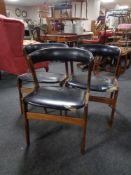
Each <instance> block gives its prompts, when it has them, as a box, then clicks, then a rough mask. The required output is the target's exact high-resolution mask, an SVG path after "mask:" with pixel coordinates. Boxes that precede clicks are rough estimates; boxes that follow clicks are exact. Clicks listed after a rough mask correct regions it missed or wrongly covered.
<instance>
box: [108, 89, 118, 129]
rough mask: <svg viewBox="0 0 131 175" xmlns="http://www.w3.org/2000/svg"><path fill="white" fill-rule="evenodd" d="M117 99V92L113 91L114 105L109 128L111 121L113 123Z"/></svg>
mask: <svg viewBox="0 0 131 175" xmlns="http://www.w3.org/2000/svg"><path fill="white" fill-rule="evenodd" d="M117 97H118V90H117V91H115V93H114V103H113V105H112V110H111V117H110V121H109V127H112V124H113V121H114V114H115V110H116V103H117Z"/></svg>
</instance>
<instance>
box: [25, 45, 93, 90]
mask: <svg viewBox="0 0 131 175" xmlns="http://www.w3.org/2000/svg"><path fill="white" fill-rule="evenodd" d="M93 60H94V59H93V55H92V53H91V52H89V51H86V50H84V49H80V48H66V47H65V48H62V47H59V48H47V49H41V50H37V51H35V52H32V53H31V54H29V55H28V64H29V68H30V71H31V72H32V76H33V79H34V82H35V88H36V89H37V88H38V87H39V84H38V80H37V76H36V73H35V69H34V64H36V63H40V62H43V61H60V62H67V63H68V62H82V63H86V64H88V65H89V70H88V72H89V73H88V78H87V82H88V87H87V89H88V90H89V87H90V77H91V70H92V65H93Z"/></svg>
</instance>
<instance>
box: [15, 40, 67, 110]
mask: <svg viewBox="0 0 131 175" xmlns="http://www.w3.org/2000/svg"><path fill="white" fill-rule="evenodd" d="M53 45H55V47H57V45H58V46H59V45H61V47H62V44H61V43H42V44H41V43H39V44H34V45H28V46H25V47H24V49H23V53H24V56H25V60H26V63H27V65H28V61H27V55H28V54H29V53H31V52H34V51H36V50H39V49H42V48H47V47H53ZM64 46H65V47H66V45H65V44H63V47H64ZM28 49H30V52H29V51H28ZM28 52H29V53H28ZM65 70H66V75H68V65H67V64H65ZM48 71H49V68H47V69H46V72H48ZM29 73H30V72H28V73H25V76H26V75H28V74H29ZM66 79H67V76H65V80H66ZM65 80H63V81H62V82H59V83H60V85H62V84H63V82H64V81H65ZM27 82H28V81H27ZM32 82H33V81H32ZM44 83H45V82H44ZM17 88H18V92H19V101H20V109H21V113H22V99H23V97H24V94H25V95H27V94H29V93H31V92H32V91H33V89H34V88H33V87H32V88H29V87H23V83H22V80H21V79H20V76H18V77H17ZM45 110H46V109H45Z"/></svg>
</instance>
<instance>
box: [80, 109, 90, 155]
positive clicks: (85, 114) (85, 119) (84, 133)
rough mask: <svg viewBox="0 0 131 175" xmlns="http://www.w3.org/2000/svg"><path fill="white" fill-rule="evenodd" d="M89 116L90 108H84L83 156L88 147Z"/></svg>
mask: <svg viewBox="0 0 131 175" xmlns="http://www.w3.org/2000/svg"><path fill="white" fill-rule="evenodd" d="M87 116H88V106H85V108H84V126H83V131H82V132H83V133H82V143H81V154H83V155H84V154H85V145H86V129H87Z"/></svg>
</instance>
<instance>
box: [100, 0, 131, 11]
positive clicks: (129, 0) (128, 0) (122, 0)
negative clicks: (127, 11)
mask: <svg viewBox="0 0 131 175" xmlns="http://www.w3.org/2000/svg"><path fill="white" fill-rule="evenodd" d="M101 5H102V6H103V7H105V8H106V9H110V8H115V6H116V5H128V6H129V8H131V0H115V1H114V2H113V3H102V4H101Z"/></svg>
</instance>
